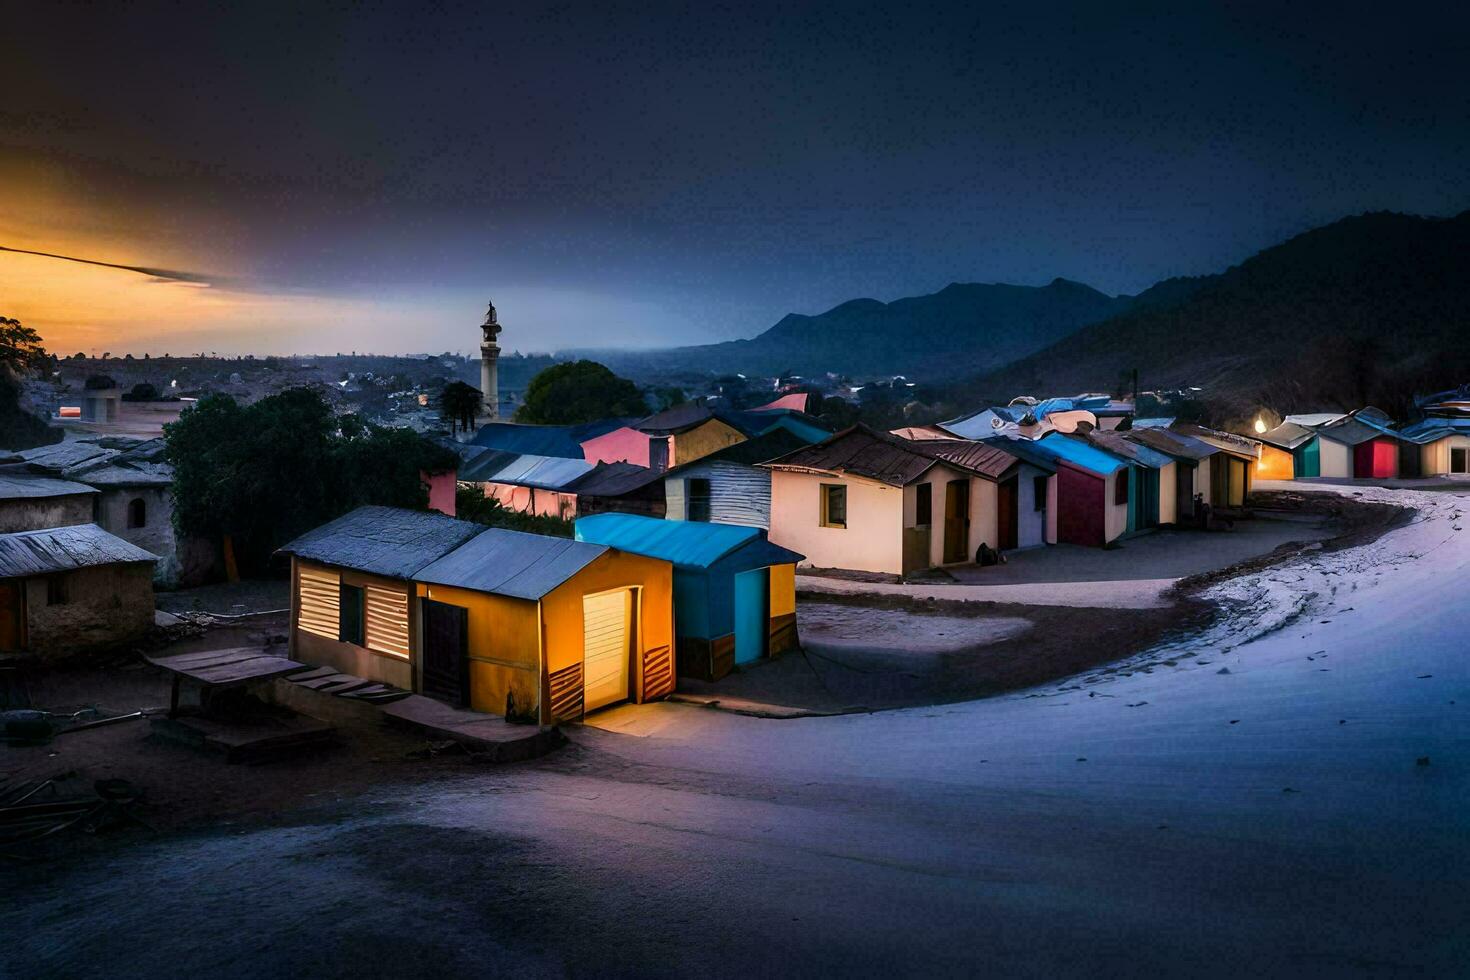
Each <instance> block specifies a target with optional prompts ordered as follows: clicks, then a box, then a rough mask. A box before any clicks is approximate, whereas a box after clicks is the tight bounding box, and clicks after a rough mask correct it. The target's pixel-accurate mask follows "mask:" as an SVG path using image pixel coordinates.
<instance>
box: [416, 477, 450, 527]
mask: <svg viewBox="0 0 1470 980" xmlns="http://www.w3.org/2000/svg"><path fill="white" fill-rule="evenodd" d="M454 476H455V474H454V472H453V471H452V470H451V471H446V472H443V473H420V474H419V478H420V479H422V480H423V481H424V484H425V485H426V486H427V487H428V488H429V509H430V510H437V511H438V512H439V513H441V514H448V515H449V516H450V517H453V516H454V491H455V490H456V489H458V487H459V483H458V482H457V481H456V480H455V478H454Z"/></svg>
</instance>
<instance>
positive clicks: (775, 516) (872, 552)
mask: <svg viewBox="0 0 1470 980" xmlns="http://www.w3.org/2000/svg"><path fill="white" fill-rule="evenodd" d="M824 483H830V484H839V485H842V486H845V487H847V527H846V528H834V527H823V526H822V525H821V501H820V498H819V496H818V488H819V487H820V486H821V485H822V484H824ZM904 498H905V494H904V491H903V490H902V489H901V488H899V487H891V486H888V485H887V484H884V483H878V482H877V481H875V480H864V479H862V478H860V477H841V476H822V475H818V474H814V473H793V472H789V471H785V470H775V471H773V472H772V473H771V533H770V539H771V540H772V541H774V542H775V543H776V544H779V545H781V546H782V547H783V548H790V549H791V550H792V551H796V552H800V553H801V554H804V555H806V561H805V562H803V563H802V564H803V566H804V567H806V566H815V567H818V568H850V569H855V570H858V571H865V572H888V573H891V574H894V575H899V574H902V572H903V527H904ZM934 507H935V520H936V524H937V523H938V522H939V519H940V518H941V517H942V515H943V513H944V511H943V507H944V497H943V496H942V495H941V496H940V497H939V499H938V500H936V501H935V503H934Z"/></svg>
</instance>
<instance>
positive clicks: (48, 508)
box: [0, 468, 97, 534]
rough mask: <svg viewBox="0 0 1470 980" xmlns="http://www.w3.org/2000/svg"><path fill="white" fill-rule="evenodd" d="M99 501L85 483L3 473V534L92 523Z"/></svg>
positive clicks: (16, 471) (0, 518)
mask: <svg viewBox="0 0 1470 980" xmlns="http://www.w3.org/2000/svg"><path fill="white" fill-rule="evenodd" d="M96 497H97V490H96V488H94V487H90V486H87V485H86V484H84V483H76V482H74V481H72V480H58V479H55V478H53V477H49V476H35V475H33V474H30V473H27V472H25V471H23V470H19V469H9V468H7V469H5V470H3V471H0V534H4V533H9V532H13V531H34V530H36V529H37V528H44V527H60V526H64V525H70V524H88V523H91V521H92V518H93V513H92V512H93V508H94V503H93V501H94V500H95V499H96Z"/></svg>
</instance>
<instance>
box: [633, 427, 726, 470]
mask: <svg viewBox="0 0 1470 980" xmlns="http://www.w3.org/2000/svg"><path fill="white" fill-rule="evenodd" d="M669 439H670V441H671V442H672V443H673V446H672V448H671V450H670V452H669V455H670V457H671V460H670V465H671V466H683V465H684V464H685V463H692V462H693V461H694V460H696V459H699V458H700V457H701V456H708V455H709V454H710V453H712V452H715V451H717V450H720V449H724V448H725V447H726V446H733V445H735V444H736V443H740V442H744V441H745V435H744V434H743V433H741V432H740V431H739V430H738V429H735V428H733V427H731V426H728V425H726V424H725V423H724V422H721V421H720V420H719V419H709V420H707V421H705V422H704V423H703V424H701V425H697V426H695V427H694V428H692V429H690V430H689V431H687V432H680V433H679V434H678V435H675V436H670V437H669ZM643 465H644V466H647V465H648V464H647V463H644V464H643Z"/></svg>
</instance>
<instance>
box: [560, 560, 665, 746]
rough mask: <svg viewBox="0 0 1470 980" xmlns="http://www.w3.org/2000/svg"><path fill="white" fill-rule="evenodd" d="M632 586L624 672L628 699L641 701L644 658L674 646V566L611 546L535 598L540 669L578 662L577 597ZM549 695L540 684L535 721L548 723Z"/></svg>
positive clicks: (580, 648)
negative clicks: (630, 628) (540, 641)
mask: <svg viewBox="0 0 1470 980" xmlns="http://www.w3.org/2000/svg"><path fill="white" fill-rule="evenodd" d="M632 587H636V588H637V593H636V602H637V605H636V610H637V611H636V614H635V615H636V622H635V624H634V631H635V636H634V638H633V643H632V659H633V663H632V665H631V666H630V668H629V671H628V676H629V679H630V682H631V687H632V698H631V699H632V700H634V701H641V700H642V697H641V692H642V690H643V661H644V658H645V657H646V656H648V655H650V654H652V653H656V652H657V651H659V650H660V649H666V650H667V651H668V652H669V654H670V656H672V654H673V650H674V568H673V566H672V565H671V564H669V563H668V562H666V561H660V560H659V559H657V558H645V557H643V556H642V555H631V554H628V553H627V552H625V551H617V550H612V551H609V552H607V553H606V554H604V555H602V556H601V557H599V558H598V559H597V560H596V561H594V562H592V564H590V565H588V566H587V567H586V568H584V569H582V570H581V571H580V572H578V573H577V574H576V575H575V576H573V577H572V578H570V579H568V580H567V581H566V582H564V583H562V584H561V585H560V586H558V587H557V588H556V589H554V590H552V591H551V592H550V593H548V594H547V595H546V596H545V597H544V598H543V599H542V600H541V619H542V635H543V636H544V638H545V640H544V645H543V648H542V649H543V655H544V661H543V663H544V669H545V670H546V672H547V674H553V673H556V672H557V671H559V670H563V669H565V668H567V667H572V666H575V665H580V664H581V663H582V659H583V642H584V637H583V623H582V597H583V596H587V595H593V594H595V593H598V592H606V591H609V590H611V589H621V588H632ZM548 701H549V694H548V692H547V688H546V687H545V686H543V688H542V698H541V706H542V707H541V719H542V723H543V724H549V723H550V722H551V714H550V705H549V704H548Z"/></svg>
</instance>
